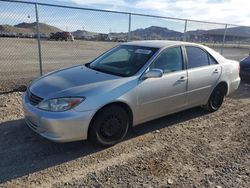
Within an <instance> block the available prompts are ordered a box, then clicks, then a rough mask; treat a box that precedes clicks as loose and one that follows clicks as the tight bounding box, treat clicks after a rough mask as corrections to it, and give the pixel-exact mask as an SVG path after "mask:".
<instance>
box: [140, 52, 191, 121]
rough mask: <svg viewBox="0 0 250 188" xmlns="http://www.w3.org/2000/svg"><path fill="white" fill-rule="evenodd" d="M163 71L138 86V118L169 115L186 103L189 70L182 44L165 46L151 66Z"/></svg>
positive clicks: (147, 118)
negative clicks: (160, 74)
mask: <svg viewBox="0 0 250 188" xmlns="http://www.w3.org/2000/svg"><path fill="white" fill-rule="evenodd" d="M152 68H157V69H161V70H163V72H164V74H163V76H162V77H160V78H148V79H146V80H141V81H140V83H139V85H138V87H137V92H138V115H139V121H147V120H150V119H153V118H156V117H160V116H164V115H167V114H169V113H171V112H174V111H176V110H178V109H180V108H182V107H184V106H185V105H186V89H187V71H186V70H185V68H184V62H183V56H182V49H181V47H172V48H167V49H165V50H164V51H163V52H162V53H161V54H160V55H159V56H158V57H157V58H156V60H155V61H154V62H153V63H152V64H151V66H150V69H152Z"/></svg>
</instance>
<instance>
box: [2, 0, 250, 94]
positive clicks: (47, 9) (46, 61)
mask: <svg viewBox="0 0 250 188" xmlns="http://www.w3.org/2000/svg"><path fill="white" fill-rule="evenodd" d="M130 40H179V41H188V42H196V43H201V44H204V45H207V46H210V47H212V48H214V49H215V50H216V51H218V52H220V53H222V54H223V55H224V56H226V57H228V58H231V59H235V60H240V59H242V58H243V57H245V56H247V55H248V54H249V51H250V50H249V49H250V27H246V26H239V25H231V24H221V23H212V22H211V23H210V22H202V21H195V20H186V19H177V18H169V17H161V16H154V15H143V14H136V13H127V12H116V11H106V10H96V9H86V8H80V7H68V6H61V5H50V4H44V3H31V2H24V1H6V0H0V49H1V50H0V93H4V92H7V91H13V90H15V89H18V88H20V86H25V85H27V84H29V83H30V81H31V80H33V79H34V78H36V77H38V76H40V75H42V74H45V73H47V72H50V71H53V70H56V69H59V68H63V67H68V66H72V65H78V64H83V63H87V62H89V61H90V60H92V59H94V58H95V57H96V56H98V55H100V54H101V53H103V52H104V51H106V50H108V49H110V48H112V47H113V46H115V45H117V44H118V43H120V42H126V41H130Z"/></svg>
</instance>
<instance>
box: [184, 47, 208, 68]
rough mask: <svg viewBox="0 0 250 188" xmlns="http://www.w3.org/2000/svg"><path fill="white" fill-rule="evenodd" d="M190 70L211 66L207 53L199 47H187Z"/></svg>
mask: <svg viewBox="0 0 250 188" xmlns="http://www.w3.org/2000/svg"><path fill="white" fill-rule="evenodd" d="M186 51H187V58H188V68H189V69H191V68H196V67H202V66H207V65H209V60H208V55H207V53H206V52H205V51H204V50H202V49H200V48H198V47H191V46H188V47H186Z"/></svg>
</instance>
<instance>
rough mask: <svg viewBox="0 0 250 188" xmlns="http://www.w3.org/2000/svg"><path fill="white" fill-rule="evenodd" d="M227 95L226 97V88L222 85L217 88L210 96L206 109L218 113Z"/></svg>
mask: <svg viewBox="0 0 250 188" xmlns="http://www.w3.org/2000/svg"><path fill="white" fill-rule="evenodd" d="M225 95H226V90H225V87H223V86H222V85H218V86H216V87H215V88H214V90H213V92H212V94H211V95H210V97H209V100H208V102H207V104H206V105H205V108H206V109H207V110H208V111H209V112H215V111H217V110H218V109H219V108H220V107H221V105H222V104H223V101H224V98H225Z"/></svg>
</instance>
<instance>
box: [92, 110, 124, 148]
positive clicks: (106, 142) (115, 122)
mask: <svg viewBox="0 0 250 188" xmlns="http://www.w3.org/2000/svg"><path fill="white" fill-rule="evenodd" d="M128 128H129V116H128V113H127V112H126V110H125V109H123V108H122V107H120V106H118V105H112V106H108V107H105V108H103V109H101V110H100V111H99V112H98V113H97V114H96V115H95V117H94V119H93V121H92V123H91V126H90V134H89V136H90V139H91V140H92V141H93V142H94V143H97V144H98V145H102V146H112V145H114V144H116V143H118V142H120V141H121V140H122V139H123V138H124V137H125V136H126V134H127V132H128Z"/></svg>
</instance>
